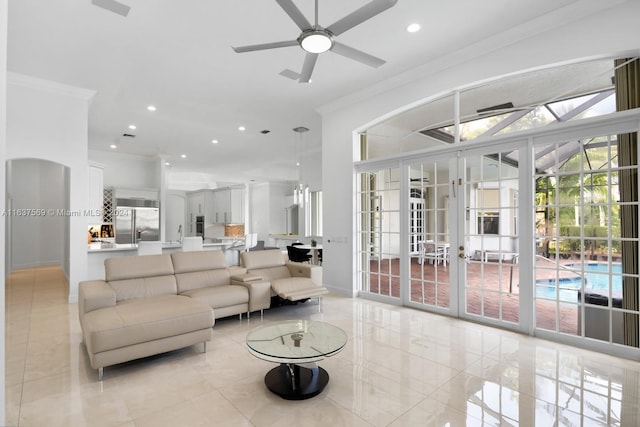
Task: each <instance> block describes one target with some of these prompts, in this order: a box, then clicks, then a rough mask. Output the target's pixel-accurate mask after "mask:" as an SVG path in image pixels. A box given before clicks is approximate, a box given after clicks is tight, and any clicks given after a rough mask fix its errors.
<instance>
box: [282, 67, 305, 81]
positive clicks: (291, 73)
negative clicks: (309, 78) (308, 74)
mask: <svg viewBox="0 0 640 427" xmlns="http://www.w3.org/2000/svg"><path fill="white" fill-rule="evenodd" d="M279 74H280V75H281V76H283V77H286V78H288V79H291V80H298V79H299V78H300V74H298V73H296V72H295V71H293V70H290V69H288V68H285V69H284V70H282V71H280V73H279Z"/></svg>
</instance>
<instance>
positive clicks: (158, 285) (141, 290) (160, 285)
mask: <svg viewBox="0 0 640 427" xmlns="http://www.w3.org/2000/svg"><path fill="white" fill-rule="evenodd" d="M144 256H146V255H144ZM131 258H136V257H131ZM107 261H108V260H107ZM109 285H110V286H111V287H112V288H113V290H114V291H115V292H116V302H118V303H120V302H122V301H126V300H131V299H140V298H151V297H157V296H160V295H177V294H178V286H177V285H176V277H175V276H173V275H171V276H156V277H143V278H138V279H127V280H115V281H112V282H109Z"/></svg>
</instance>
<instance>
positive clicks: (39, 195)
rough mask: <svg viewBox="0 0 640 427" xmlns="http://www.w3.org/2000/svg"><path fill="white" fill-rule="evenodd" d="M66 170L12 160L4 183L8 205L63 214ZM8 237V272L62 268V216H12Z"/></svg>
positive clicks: (54, 166)
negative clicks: (54, 265)
mask: <svg viewBox="0 0 640 427" xmlns="http://www.w3.org/2000/svg"><path fill="white" fill-rule="evenodd" d="M65 169H66V168H65V167H64V166H62V165H60V164H57V163H53V162H48V161H45V160H35V159H17V160H11V167H10V171H11V172H10V174H9V175H8V180H7V196H8V204H9V205H10V206H11V209H13V210H16V211H19V212H21V211H23V210H31V209H35V210H36V212H38V213H42V212H45V211H46V210H47V209H54V210H56V211H57V210H64V209H68V206H66V205H65V201H66V196H65V194H66V192H67V191H68V189H67V188H66V187H65V174H66V173H67V171H66V170H65ZM7 221H9V222H10V228H9V230H7V231H8V232H10V233H11V242H12V244H11V247H10V248H9V249H10V250H11V261H12V263H11V270H13V269H16V268H26V267H36V266H41V265H51V264H57V265H60V266H61V267H63V268H64V259H65V255H66V254H65V253H63V249H64V246H63V242H64V234H63V233H64V229H65V222H66V218H65V217H64V216H62V215H14V216H11V217H8V218H7Z"/></svg>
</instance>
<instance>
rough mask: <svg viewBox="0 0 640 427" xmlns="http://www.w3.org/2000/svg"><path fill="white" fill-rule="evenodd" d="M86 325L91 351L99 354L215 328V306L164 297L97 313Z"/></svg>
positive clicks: (186, 299) (88, 315)
mask: <svg viewBox="0 0 640 427" xmlns="http://www.w3.org/2000/svg"><path fill="white" fill-rule="evenodd" d="M84 322H85V327H84V331H85V342H86V345H87V349H88V350H89V351H90V352H91V353H99V352H101V351H107V350H113V349H116V348H121V347H126V346H129V345H134V344H139V343H144V342H147V341H153V340H157V339H161V338H167V337H173V336H176V335H181V334H185V333H189V332H193V331H196V330H200V329H207V328H211V327H212V326H213V324H214V317H213V311H212V309H211V307H210V306H208V305H206V304H203V303H200V302H198V301H197V300H194V299H192V298H187V297H184V296H179V295H163V296H158V297H153V298H144V299H134V300H128V301H124V302H121V303H120V304H118V305H116V306H115V307H108V308H103V309H99V310H94V311H92V312H89V313H87V314H86V315H85V317H84Z"/></svg>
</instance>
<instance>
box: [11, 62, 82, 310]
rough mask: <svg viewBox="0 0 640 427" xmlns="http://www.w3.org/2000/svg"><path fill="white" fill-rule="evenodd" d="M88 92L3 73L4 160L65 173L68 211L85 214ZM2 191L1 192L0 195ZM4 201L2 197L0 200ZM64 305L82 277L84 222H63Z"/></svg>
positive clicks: (76, 218) (74, 294)
mask: <svg viewBox="0 0 640 427" xmlns="http://www.w3.org/2000/svg"><path fill="white" fill-rule="evenodd" d="M93 95H94V92H93V91H89V90H85V89H80V88H75V87H70V86H65V85H61V84H58V83H54V82H50V81H45V80H41V79H35V78H32V77H28V76H23V75H19V74H14V73H9V76H8V85H7V150H6V154H7V159H24V158H33V159H46V160H50V161H53V162H56V163H59V164H62V165H64V166H67V167H68V168H69V177H68V181H69V184H68V186H69V195H68V197H69V209H70V211H72V212H83V211H84V210H85V209H88V206H87V205H88V201H89V168H88V166H87V165H88V163H87V162H88V155H87V129H88V108H89V100H90V99H91V98H92V97H93ZM3 192H4V190H3ZM2 199H4V197H2ZM68 221H69V232H68V233H66V235H65V236H64V240H65V241H64V242H63V245H65V246H66V247H68V251H66V252H68V263H69V302H72V303H73V302H77V299H78V282H80V281H81V280H84V278H85V277H86V272H87V238H86V236H87V219H86V217H83V216H81V215H78V216H71V217H69V218H68Z"/></svg>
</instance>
